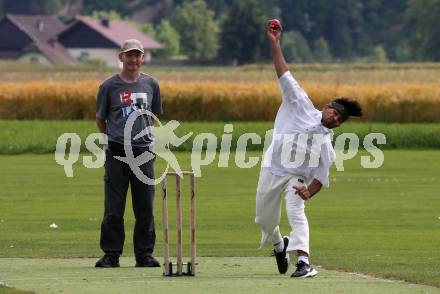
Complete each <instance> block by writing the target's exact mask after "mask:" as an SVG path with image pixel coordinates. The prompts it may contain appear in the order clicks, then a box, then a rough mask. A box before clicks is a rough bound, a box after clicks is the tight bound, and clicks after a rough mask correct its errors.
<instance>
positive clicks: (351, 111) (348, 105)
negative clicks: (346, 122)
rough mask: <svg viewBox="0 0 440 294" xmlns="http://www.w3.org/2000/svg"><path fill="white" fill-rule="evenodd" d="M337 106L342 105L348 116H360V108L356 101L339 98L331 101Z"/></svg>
mask: <svg viewBox="0 0 440 294" xmlns="http://www.w3.org/2000/svg"><path fill="white" fill-rule="evenodd" d="M333 101H335V102H337V103H339V104H342V105H343V106H344V107H345V109H346V110H347V112H348V115H350V116H362V107H361V105H360V104H359V102H357V101H356V100H353V99H350V98H346V97H340V98H336V99H335V100H333Z"/></svg>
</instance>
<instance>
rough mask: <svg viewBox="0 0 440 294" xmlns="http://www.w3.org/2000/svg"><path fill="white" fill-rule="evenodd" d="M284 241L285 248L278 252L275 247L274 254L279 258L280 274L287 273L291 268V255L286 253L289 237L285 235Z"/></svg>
mask: <svg viewBox="0 0 440 294" xmlns="http://www.w3.org/2000/svg"><path fill="white" fill-rule="evenodd" d="M283 242H284V248H283V251H281V252H276V251H275V249H274V250H273V255H275V258H276V260H277V266H278V271H279V272H280V274H285V273H286V272H287V270H288V269H289V262H290V260H289V255H288V254H286V249H287V245H289V237H287V236H284V237H283Z"/></svg>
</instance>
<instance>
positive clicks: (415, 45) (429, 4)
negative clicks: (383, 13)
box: [407, 0, 440, 61]
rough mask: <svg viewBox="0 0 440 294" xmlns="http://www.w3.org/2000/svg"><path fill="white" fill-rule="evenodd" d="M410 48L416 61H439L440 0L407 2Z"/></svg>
mask: <svg viewBox="0 0 440 294" xmlns="http://www.w3.org/2000/svg"><path fill="white" fill-rule="evenodd" d="M407 13H408V19H409V21H410V22H411V24H413V26H412V29H411V37H410V46H411V47H412V49H413V55H414V57H415V58H416V59H417V60H421V61H424V60H434V61H440V26H439V24H438V22H439V19H440V0H409V1H408V11H407Z"/></svg>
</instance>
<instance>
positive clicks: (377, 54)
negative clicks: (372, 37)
mask: <svg viewBox="0 0 440 294" xmlns="http://www.w3.org/2000/svg"><path fill="white" fill-rule="evenodd" d="M371 61H372V62H378V63H384V62H388V61H389V60H388V56H387V52H386V51H385V48H383V46H381V45H378V46H376V47H374V48H373V52H372V54H371Z"/></svg>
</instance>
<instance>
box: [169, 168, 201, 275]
mask: <svg viewBox="0 0 440 294" xmlns="http://www.w3.org/2000/svg"><path fill="white" fill-rule="evenodd" d="M182 173H183V175H189V177H190V188H191V194H190V231H191V233H190V240H191V242H190V255H191V257H190V258H191V259H190V261H189V262H187V263H184V262H183V244H182V225H183V224H182V200H181V191H180V180H181V178H180V176H179V175H178V174H177V173H173V172H169V173H167V176H175V178H176V232H177V236H176V240H177V248H176V249H177V250H176V251H177V256H176V259H177V262H176V263H173V262H170V251H169V239H168V204H167V197H168V195H167V177H165V179H164V180H163V181H162V183H161V187H162V229H163V258H164V273H163V274H164V276H173V275H177V276H181V275H188V276H194V275H195V274H196V194H195V180H194V173H192V172H182ZM173 265H176V266H177V268H176V272H175V273H173ZM184 265H186V266H187V271H186V272H183V266H184Z"/></svg>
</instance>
